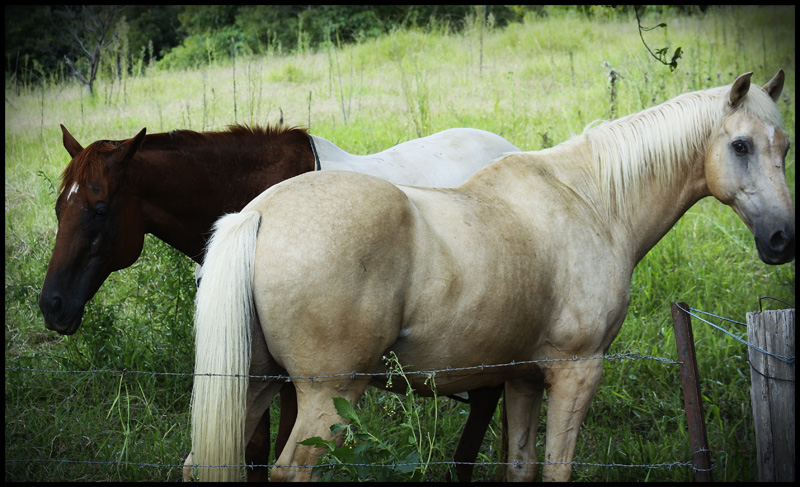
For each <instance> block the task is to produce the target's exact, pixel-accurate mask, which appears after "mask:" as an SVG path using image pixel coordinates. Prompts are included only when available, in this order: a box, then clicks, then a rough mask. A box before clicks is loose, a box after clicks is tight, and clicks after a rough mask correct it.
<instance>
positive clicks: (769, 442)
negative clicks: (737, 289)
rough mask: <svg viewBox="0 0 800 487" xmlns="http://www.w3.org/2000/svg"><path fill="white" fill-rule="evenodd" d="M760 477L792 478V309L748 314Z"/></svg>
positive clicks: (751, 387)
mask: <svg viewBox="0 0 800 487" xmlns="http://www.w3.org/2000/svg"><path fill="white" fill-rule="evenodd" d="M747 341H748V342H750V343H751V344H752V345H753V346H755V347H758V348H760V349H762V350H765V351H766V352H768V353H764V352H763V351H760V350H756V349H754V348H752V347H751V348H750V349H749V351H748V357H749V359H750V379H751V382H752V384H751V386H750V400H751V401H752V404H753V422H754V424H755V429H756V451H757V453H758V480H759V481H760V482H794V480H795V454H794V449H795V443H794V441H795V432H794V428H795V425H794V416H795V415H794V310H793V309H782V310H772V311H763V312H760V313H747Z"/></svg>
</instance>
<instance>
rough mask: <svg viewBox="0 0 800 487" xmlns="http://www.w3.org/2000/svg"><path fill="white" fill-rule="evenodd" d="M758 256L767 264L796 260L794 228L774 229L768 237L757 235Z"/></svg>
mask: <svg viewBox="0 0 800 487" xmlns="http://www.w3.org/2000/svg"><path fill="white" fill-rule="evenodd" d="M755 240H756V249H758V257H759V258H760V259H761V260H762V261H764V263H766V264H770V265H778V264H785V263H787V262H791V261H793V260H794V252H795V249H794V247H795V240H794V228H788V227H784V228H781V229H778V230H775V231H773V232H772V233H771V234H770V235H769V237H768V238H759V237H758V236H756V238H755Z"/></svg>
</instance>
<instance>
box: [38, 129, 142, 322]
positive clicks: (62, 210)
mask: <svg viewBox="0 0 800 487" xmlns="http://www.w3.org/2000/svg"><path fill="white" fill-rule="evenodd" d="M61 130H62V132H63V140H64V147H65V148H66V149H67V152H69V154H70V156H72V161H70V163H69V165H67V168H66V169H65V170H64V173H63V174H62V182H61V194H60V195H59V197H58V200H57V201H56V218H57V219H58V234H57V235H56V244H55V248H54V249H53V256H52V257H51V258H50V263H49V264H48V266H47V275H46V276H45V280H44V285H43V286H42V292H41V293H40V294H39V308H40V309H41V310H42V313H43V314H44V322H45V326H46V327H47V328H49V329H51V330H55V331H57V332H59V333H61V334H64V335H71V334H73V333H75V331H77V329H78V327H79V326H80V324H81V319H82V318H83V311H84V308H85V306H86V303H87V301H89V300H90V299H91V298H92V296H94V294H95V293H96V292H97V290H98V289H99V288H100V285H101V284H102V283H103V281H105V279H106V278H107V277H108V276H109V274H111V272H113V271H115V270H119V269H122V268H125V267H128V266H130V265H131V264H133V263H134V262H135V261H136V259H137V258H138V257H139V254H141V252H142V245H143V243H144V228H143V227H144V223H143V220H142V216H141V210H140V208H139V205H138V202H137V201H136V199H135V198H133V197H132V196H131V195H130V194H129V191H128V190H126V187H125V184H124V181H125V174H126V167H127V165H128V164H130V161H131V159H132V158H133V155H134V154H135V153H136V151H137V149H139V146H140V145H141V144H142V141H143V140H144V136H145V132H146V129H142V131H141V132H139V134H138V135H136V136H135V137H133V138H131V139H128V140H124V141H108V140H101V141H97V142H94V143H93V144H91V145H89V146H88V147H87V148H85V149H84V148H83V147H82V146H81V145H80V144H79V143H78V141H76V140H75V138H73V137H72V135H71V134H70V133H69V131H67V129H66V128H65V127H64V126H63V125H62V126H61Z"/></svg>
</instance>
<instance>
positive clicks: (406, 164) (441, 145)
mask: <svg viewBox="0 0 800 487" xmlns="http://www.w3.org/2000/svg"><path fill="white" fill-rule="evenodd" d="M312 138H313V140H314V143H315V146H316V149H317V154H318V156H319V160H320V166H321V168H322V169H334V170H345V171H355V172H360V173H363V174H371V175H373V176H377V177H379V178H382V179H385V180H387V181H390V182H392V183H394V184H404V185H412V186H424V187H442V188H451V187H455V186H458V185H460V184H462V183H463V182H464V181H466V180H467V179H468V178H469V177H470V176H472V175H473V174H474V173H475V172H476V171H478V170H479V169H481V168H482V167H484V166H486V165H488V164H489V163H491V162H492V161H494V160H495V159H498V158H499V157H501V156H503V155H504V154H506V153H509V152H518V151H519V150H520V149H519V148H518V147H516V146H515V145H514V144H512V143H511V142H509V141H507V140H506V139H504V138H503V137H501V136H499V135H497V134H494V133H492V132H487V131H485V130H480V129H473V128H452V129H447V130H443V131H441V132H437V133H435V134H432V135H429V136H427V137H421V138H419V139H413V140H409V141H406V142H402V143H400V144H398V145H396V146H394V147H390V148H388V149H386V150H384V151H382V152H378V153H376V154H369V155H363V156H361V155H353V154H349V153H347V152H345V151H343V150H342V149H340V148H338V147H337V146H336V145H335V144H333V143H332V142H330V141H328V140H326V139H324V138H322V137H318V136H312Z"/></svg>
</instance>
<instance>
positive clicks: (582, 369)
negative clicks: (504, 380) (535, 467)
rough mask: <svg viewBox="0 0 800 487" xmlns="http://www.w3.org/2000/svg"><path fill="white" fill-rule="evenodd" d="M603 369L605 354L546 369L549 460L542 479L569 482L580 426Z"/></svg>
mask: <svg viewBox="0 0 800 487" xmlns="http://www.w3.org/2000/svg"><path fill="white" fill-rule="evenodd" d="M602 372H603V360H602V358H599V359H597V360H584V361H578V362H556V363H555V365H554V366H553V367H551V368H548V370H547V371H546V373H545V383H546V384H547V433H546V443H545V462H546V463H545V465H544V469H543V470H542V480H547V481H556V482H566V481H568V480H569V479H570V477H571V475H572V461H573V458H574V456H575V443H576V442H577V439H578V430H579V429H580V426H581V423H582V422H583V420H584V418H585V417H586V413H587V412H588V411H589V404H590V403H591V401H592V397H594V394H595V392H596V391H597V386H598V384H599V383H600V377H601V375H602Z"/></svg>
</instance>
